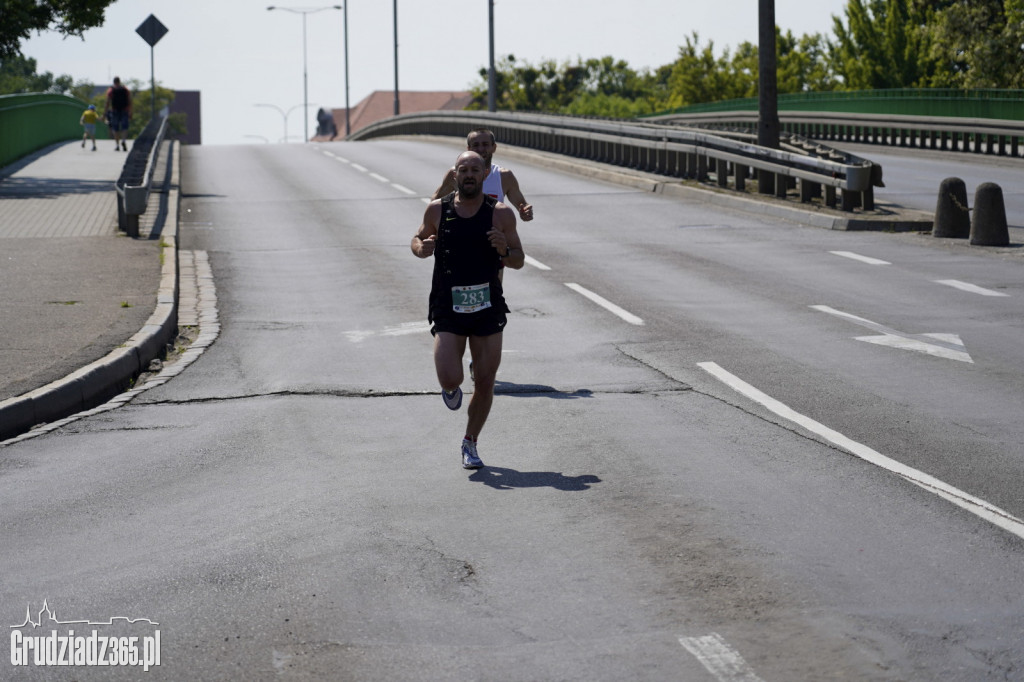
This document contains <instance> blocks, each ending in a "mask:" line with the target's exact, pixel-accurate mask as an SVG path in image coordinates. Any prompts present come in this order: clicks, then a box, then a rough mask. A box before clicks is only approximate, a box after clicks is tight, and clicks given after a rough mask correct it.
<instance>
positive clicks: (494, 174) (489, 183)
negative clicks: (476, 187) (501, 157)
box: [483, 163, 505, 201]
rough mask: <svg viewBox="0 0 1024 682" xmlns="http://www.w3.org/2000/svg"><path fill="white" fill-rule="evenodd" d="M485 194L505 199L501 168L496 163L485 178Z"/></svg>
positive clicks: (501, 199) (499, 199)
mask: <svg viewBox="0 0 1024 682" xmlns="http://www.w3.org/2000/svg"><path fill="white" fill-rule="evenodd" d="M483 189H484V194H486V195H487V196H489V197H494V198H495V199H497V200H498V201H505V191H504V190H503V189H502V188H501V168H500V167H499V166H498V164H496V163H492V164H491V172H490V173H488V174H487V177H486V178H484V187H483Z"/></svg>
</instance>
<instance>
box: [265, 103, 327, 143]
mask: <svg viewBox="0 0 1024 682" xmlns="http://www.w3.org/2000/svg"><path fill="white" fill-rule="evenodd" d="M253 106H254V107H268V108H270V109H274V110H276V111H277V113H279V114H281V118H282V119H283V121H284V136H283V137H282V138H281V140H283V141H285V142H287V141H288V116H290V115H291V113H292V112H293V111H295V110H296V109H301V108H303V107H307V106H309V105H308V104H307V103H306V102H303V103H302V104H296V105H295V106H293V107H290V108H289V109H288V111H285V110H284V109H282V108H281V107H279V106H277V105H276V104H264V103H260V104H253ZM313 106H316V103H314V104H313ZM306 139H309V136H308V135H307V136H306Z"/></svg>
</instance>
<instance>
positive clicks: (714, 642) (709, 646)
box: [679, 632, 762, 682]
mask: <svg viewBox="0 0 1024 682" xmlns="http://www.w3.org/2000/svg"><path fill="white" fill-rule="evenodd" d="M679 643H680V644H682V645H683V648H685V649H686V650H687V651H689V652H690V653H691V654H693V655H694V656H695V657H696V658H697V660H698V661H700V662H701V664H702V665H703V666H704V667H705V668H707V671H708V672H709V673H711V674H712V675H714V676H715V679H716V680H718V681H719V682H762V681H761V678H760V677H758V676H757V675H755V674H754V671H753V670H752V669H751V668H750V666H749V665H747V662H746V661H744V660H743V657H742V656H740V654H739V652H738V651H736V650H735V649H733V648H732V647H730V646H729V644H728V643H727V642H726V641H725V639H724V638H723V637H722V636H721V635H720V634H718V633H717V632H712V633H711V634H710V635H705V636H703V637H680V638H679Z"/></svg>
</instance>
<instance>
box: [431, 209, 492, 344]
mask: <svg viewBox="0 0 1024 682" xmlns="http://www.w3.org/2000/svg"><path fill="white" fill-rule="evenodd" d="M495 204H497V201H495V200H494V199H493V198H491V197H488V196H485V197H484V201H483V204H482V205H481V206H480V210H478V211H477V212H476V213H475V214H473V215H472V216H470V217H468V218H463V217H462V216H460V215H459V214H458V212H457V211H456V210H455V193H454V192H453V193H451V194H449V195H448V196H446V197H445V198H443V199H442V200H441V222H440V224H439V226H438V231H437V246H436V247H435V249H434V277H433V281H432V285H431V289H430V311H429V315H428V319H429V320H430V321H431V322H433V323H434V333H435V334H436V333H437V331H451V332H454V333H456V334H460V335H462V336H487V335H489V334H495V333H497V332H499V331H501V329H502V328H503V327H504V326H505V313H507V312H508V306H507V305H506V304H505V298H504V296H503V293H504V292H503V291H502V286H501V279H500V278H499V277H498V269H499V267H500V266H501V258H500V257H499V255H498V253H497V252H496V251H495V250H494V247H493V246H491V242H490V240H489V239H488V237H487V233H488V232H490V231H491V228H492V226H493V220H494V207H495Z"/></svg>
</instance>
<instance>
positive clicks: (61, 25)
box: [0, 0, 114, 60]
mask: <svg viewBox="0 0 1024 682" xmlns="http://www.w3.org/2000/svg"><path fill="white" fill-rule="evenodd" d="M113 2H114V0H2V1H0V60H7V59H10V58H11V57H16V56H19V55H20V54H21V41H22V40H25V39H27V38H28V37H29V35H30V34H31V32H32V31H37V32H41V31H47V30H54V31H59V32H60V33H62V34H64V35H65V36H78V37H81V36H82V33H84V32H85V31H86V30H87V29H90V28H93V27H95V26H102V25H103V19H104V14H105V13H106V9H107V7H108V6H109V5H110V4H112V3H113Z"/></svg>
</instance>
